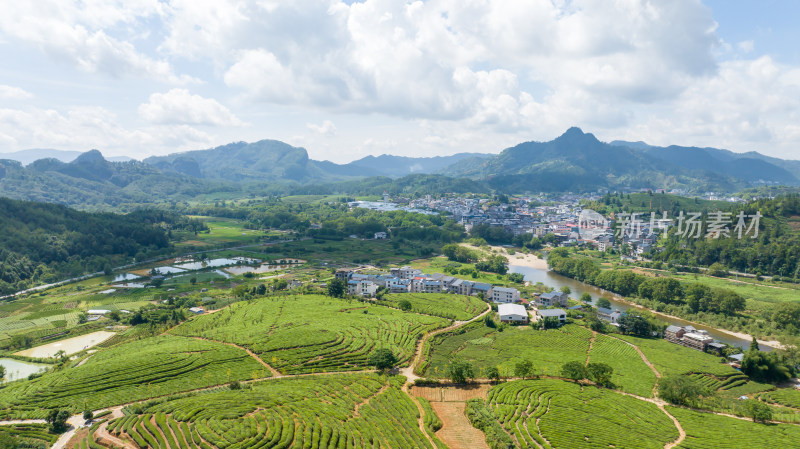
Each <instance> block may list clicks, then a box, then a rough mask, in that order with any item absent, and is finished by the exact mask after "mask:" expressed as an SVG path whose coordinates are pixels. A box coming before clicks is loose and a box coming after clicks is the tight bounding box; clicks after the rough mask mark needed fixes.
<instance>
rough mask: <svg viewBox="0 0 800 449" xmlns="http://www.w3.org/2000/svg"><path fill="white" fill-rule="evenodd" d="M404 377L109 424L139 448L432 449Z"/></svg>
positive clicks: (337, 383)
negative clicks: (383, 448)
mask: <svg viewBox="0 0 800 449" xmlns="http://www.w3.org/2000/svg"><path fill="white" fill-rule="evenodd" d="M403 379H404V378H386V377H382V376H378V375H340V376H324V377H314V378H295V379H277V380H273V381H266V382H260V383H257V384H254V385H252V388H248V389H243V390H235V391H234V390H228V389H221V390H217V391H213V392H209V393H204V394H198V395H193V396H189V397H185V398H179V399H174V400H166V401H163V402H160V403H157V404H155V405H152V406H148V407H144V408H143V409H142V410H137V412H138V413H136V414H132V415H129V416H126V417H124V418H120V419H117V420H115V421H112V422H111V424H110V425H109V430H110V431H112V432H113V433H115V434H116V435H118V436H120V437H122V438H126V439H130V440H133V441H135V442H136V443H137V444H138V445H139V446H140V447H152V448H156V449H178V448H188V447H198V446H199V447H211V446H213V447H220V448H252V449H255V448H273V447H276V448H289V447H292V448H329V447H330V448H374V447H385V448H430V447H431V445H430V443H429V442H428V440H427V438H426V437H425V435H424V434H423V433H422V431H421V430H420V429H419V425H418V421H417V420H418V418H419V412H418V410H417V408H416V406H415V405H414V403H413V401H412V399H411V398H410V397H409V396H407V395H406V394H405V393H403V392H402V391H401V390H400V386H401V385H402V382H403Z"/></svg>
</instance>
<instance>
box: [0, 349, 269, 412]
mask: <svg viewBox="0 0 800 449" xmlns="http://www.w3.org/2000/svg"><path fill="white" fill-rule="evenodd" d="M269 376H270V373H269V371H268V370H266V369H265V367H264V366H263V365H261V364H260V363H259V362H258V361H256V360H255V359H253V358H252V357H250V356H249V355H248V354H247V353H246V352H245V351H244V350H241V349H238V348H234V347H231V346H227V345H223V344H221V343H215V342H208V341H199V340H195V339H191V338H185V337H175V336H161V337H153V338H146V339H143V340H137V341H133V342H130V343H124V344H121V345H119V346H115V347H113V348H110V349H106V350H103V351H100V352H98V353H96V354H94V355H92V356H91V357H89V359H88V360H87V361H86V363H84V364H83V365H81V366H77V367H73V368H67V369H63V370H60V371H52V372H49V373H47V374H45V375H44V376H42V377H40V378H38V379H34V380H30V381H23V382H12V383H10V384H9V385H8V386H6V387H5V388H3V389H1V390H0V416H1V417H3V418H4V419H8V418H18V417H31V418H43V417H44V416H45V415H46V414H47V409H52V408H65V409H68V410H70V411H72V412H74V413H77V412H81V411H83V410H86V409H87V408H89V409H92V410H97V409H100V408H103V407H107V406H111V405H117V404H124V403H127V402H131V401H136V400H142V399H147V398H151V397H156V396H161V395H166V394H173V393H176V392H180V391H187V390H191V389H196V388H203V387H208V386H212V385H219V384H224V383H226V382H230V381H233V380H242V379H251V378H254V377H269Z"/></svg>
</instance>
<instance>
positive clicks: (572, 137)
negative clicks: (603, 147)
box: [554, 126, 600, 144]
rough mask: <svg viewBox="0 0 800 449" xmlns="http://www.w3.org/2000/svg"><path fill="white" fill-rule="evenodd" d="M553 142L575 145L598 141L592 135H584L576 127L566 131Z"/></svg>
mask: <svg viewBox="0 0 800 449" xmlns="http://www.w3.org/2000/svg"><path fill="white" fill-rule="evenodd" d="M554 142H568V143H571V144H575V143H596V142H600V141H599V140H597V137H595V136H594V134H592V133H585V132H583V130H581V129H580V128H578V127H577V126H573V127H572V128H570V129H568V130H567V131H566V132H565V133H564V134H562V135H561V136H559V137H557V138H556V139H555V140H554Z"/></svg>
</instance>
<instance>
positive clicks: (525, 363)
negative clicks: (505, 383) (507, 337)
mask: <svg viewBox="0 0 800 449" xmlns="http://www.w3.org/2000/svg"><path fill="white" fill-rule="evenodd" d="M533 374H534V371H533V362H531V361H530V360H520V361H519V362H517V363H516V365H514V375H515V376H517V377H521V378H523V379H525V378H526V377H528V376H532V375H533Z"/></svg>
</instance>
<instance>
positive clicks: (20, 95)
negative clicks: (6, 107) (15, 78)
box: [0, 84, 33, 100]
mask: <svg viewBox="0 0 800 449" xmlns="http://www.w3.org/2000/svg"><path fill="white" fill-rule="evenodd" d="M0 98H5V99H8V100H25V99H28V98H33V94H32V93H30V92H28V91H26V90H25V89H22V88H20V87H15V86H6V85H3V84H0Z"/></svg>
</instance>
